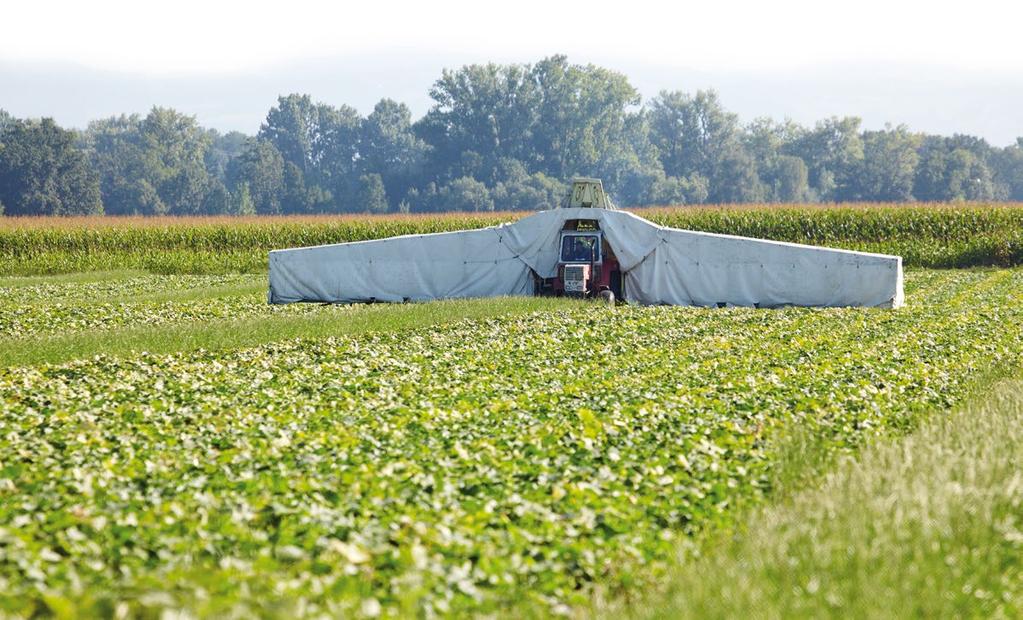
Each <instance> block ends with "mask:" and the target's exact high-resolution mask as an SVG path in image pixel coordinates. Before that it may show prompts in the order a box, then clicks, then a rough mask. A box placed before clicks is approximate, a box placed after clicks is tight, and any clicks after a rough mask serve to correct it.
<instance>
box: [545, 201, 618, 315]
mask: <svg viewBox="0 0 1023 620" xmlns="http://www.w3.org/2000/svg"><path fill="white" fill-rule="evenodd" d="M558 247H559V256H558V273H557V275H556V276H554V277H553V278H541V279H540V280H539V281H538V282H537V291H538V293H539V294H540V295H554V296H557V297H561V296H563V295H564V296H567V297H587V298H593V297H602V298H604V299H609V297H608V294H607V293H608V292H610V293H612V294H613V295H614V297H613V298H610V299H611V300H614V299H622V272H621V268H620V267H619V265H618V259H617V258H615V255H614V251H613V250H612V249H611V246H610V245H608V243H607V239H605V238H604V235H603V233H602V232H601V231H600V227H599V225H598V224H597V221H596V220H568V221H566V222H565V227H564V229H562V231H561V239H560V242H559V244H558Z"/></svg>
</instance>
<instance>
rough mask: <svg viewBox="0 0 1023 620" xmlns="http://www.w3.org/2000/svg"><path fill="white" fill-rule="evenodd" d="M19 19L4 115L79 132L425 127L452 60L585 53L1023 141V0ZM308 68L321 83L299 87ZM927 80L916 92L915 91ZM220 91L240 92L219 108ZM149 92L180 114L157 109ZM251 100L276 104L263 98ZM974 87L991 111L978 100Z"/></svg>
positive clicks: (4, 79) (522, 1)
mask: <svg viewBox="0 0 1023 620" xmlns="http://www.w3.org/2000/svg"><path fill="white" fill-rule="evenodd" d="M0 20H2V23H0V33H2V34H0V108H6V109H8V110H9V111H11V112H12V113H15V114H21V115H32V116H38V115H44V114H45V115H53V116H55V117H57V120H58V121H59V122H60V121H62V119H63V121H64V122H68V123H71V124H77V125H81V124H83V118H81V117H82V115H84V114H91V115H95V114H97V113H105V114H113V113H115V112H121V111H124V112H132V111H142V112H144V111H145V110H144V109H142V110H139V109H136V108H137V107H140V106H146V105H153V104H160V105H175V106H178V107H181V108H183V109H184V110H185V111H190V112H191V113H194V114H197V115H198V116H199V117H200V121H205V122H209V123H212V124H215V125H216V124H219V125H220V126H221V127H222V128H228V129H234V128H240V129H243V130H246V131H250V132H251V131H254V130H255V129H256V128H258V121H259V118H258V117H256V116H253V115H254V114H255V112H254V110H256V109H257V108H258V109H261V110H263V114H265V110H266V109H268V108H269V106H270V105H271V104H272V103H273V99H274V98H275V97H276V94H283V93H287V92H291V91H292V90H294V89H296V88H302V89H305V90H304V92H310V94H312V95H313V96H314V97H315V98H319V99H328V102H329V103H333V104H340V103H352V104H353V105H356V107H359V108H360V109H362V108H364V107H366V105H371V104H367V103H366V102H367V101H371V100H375V99H379V98H380V97H383V96H391V97H394V98H396V99H403V98H404V100H406V101H407V102H408V103H409V104H410V105H411V106H412V107H413V110H414V111H415V112H416V113H417V114H421V113H422V112H424V111H425V109H424V108H425V107H426V106H428V105H429V101H428V100H427V99H426V92H425V91H426V89H427V88H428V86H429V83H430V81H431V80H432V79H435V78H436V77H437V76H439V73H440V68H441V67H442V66H448V67H457V66H459V65H461V64H465V63H470V62H480V61H485V60H495V61H500V62H532V61H535V60H538V59H539V58H542V57H544V56H547V55H550V54H555V53H565V54H568V55H569V59H570V60H572V61H573V62H596V63H598V64H602V65H605V66H609V67H611V68H616V69H619V70H622V71H623V72H625V73H626V74H627V75H629V77H630V78H634V83H636V85H637V86H639V87H640V88H641V90H642V91H643V94H644V96H645V97H647V98H649V97H650V96H652V95H654V94H656V91H657V90H659V89H660V88H672V89H681V90H687V91H690V90H695V89H696V88H717V89H718V90H719V91H720V92H721V95H722V100H723V101H724V103H725V105H726V106H729V103H730V101H729V99H730V98H731V99H732V100H733V104H732V105H731V106H730V107H732V108H733V109H736V111H738V112H740V114H741V115H742V116H743V117H744V118H745V119H746V120H748V119H749V118H750V117H752V116H756V115H760V114H765V115H768V114H769V115H772V116H792V117H795V118H796V119H797V120H800V121H802V122H806V121H809V120H812V119H810V118H808V116H814V117H817V118H819V117H823V116H828V115H831V114H845V113H854V114H855V113H858V110H859V108H857V106H860V107H861V108H862V107H866V108H868V109H867V110H865V111H863V112H860V114H861V115H863V116H864V120H865V125H870V124H874V125H876V124H878V123H883V122H885V121H892V122H903V121H906V122H910V123H913V122H916V123H918V124H919V123H922V124H924V125H927V124H928V123H931V122H932V121H931V120H928V119H930V118H931V117H933V118H934V119H935V120H934V121H933V124H934V126H922V127H919V126H917V127H914V128H916V129H921V130H929V131H942V132H946V133H952V132H954V131H957V130H959V131H964V132H965V131H974V132H977V133H984V135H986V136H987V137H989V139H991V140H993V141H996V142H1005V141H1006V140H1011V139H1014V138H1013V136H1015V135H1023V126H1020V119H1019V115H1018V114H1013V113H1012V110H1016V109H1021V108H1023V100H1020V97H1021V96H1023V42H1021V40H1020V39H1021V32H1023V30H1021V23H1023V2H1021V1H1017V2H995V1H993V0H970V1H969V2H965V1H962V0H960V1H958V2H948V1H944V0H930V1H926V2H925V1H918V0H910V1H903V0H858V1H845V2H835V1H830V0H815V1H811V0H775V1H771V0H763V1H759V2H740V1H737V0H717V1H715V0H704V1H701V2H686V1H679V0H665V1H662V2H652V1H649V0H630V1H624V2H615V3H608V2H597V1H593V2H557V1H556V0H545V1H543V2H541V1H537V0H509V1H504V2H486V1H484V0H475V1H469V0H420V1H417V2H388V1H382V0H378V1H375V2H358V3H350V2H343V1H334V2H321V1H313V0H286V1H281V0H275V1H273V2H268V1H264V0H248V1H246V2H238V1H234V0H232V1H228V2H218V1H216V0H203V1H198V0H177V1H175V2H166V1H164V2H159V3H152V2H145V1H142V0H134V1H127V0H89V1H83V0H74V1H56V0H7V2H5V5H4V6H3V8H2V9H0ZM381 58H386V61H384V60H381ZM406 66H407V67H408V75H404V73H405V71H404V67H406ZM309 67H315V70H314V69H309ZM917 67H921V68H922V69H918V68H917ZM845 71H849V72H850V75H851V76H852V77H850V80H849V83H848V84H846V85H843V84H842V79H841V78H842V75H841V74H842V73H843V72H845ZM48 72H49V73H48ZM303 72H305V73H308V74H310V75H311V73H317V75H318V76H319V77H316V78H315V79H313V77H310V76H308V75H307V78H308V79H307V80H306V81H304V82H302V81H299V80H297V79H293V78H294V74H301V73H303ZM334 74H336V75H338V76H339V77H338V78H337V79H336V80H335V81H334V82H332V81H331V76H332V75H334ZM354 74H359V77H358V79H354V78H353V79H348V78H346V77H345V76H348V77H351V75H354ZM634 74H639V75H638V77H637V76H636V75H634ZM426 75H429V76H430V77H429V78H427V77H425V76H426ZM97 76H99V77H97ZM694 76H695V77H694ZM822 76H823V77H822ZM872 76H873V77H872ZM115 78H116V79H115ZM346 79H348V81H345V80H346ZM907 79H908V80H909V81H915V82H914V85H913V88H914V89H915V90H913V94H912V95H911V94H904V95H900V94H899V93H900V92H902V91H901V90H900V88H901V85H900V84H899V83H900V82H904V81H906V80H907ZM246 80H247V81H246ZM786 80H787V82H786V83H787V84H790V85H793V86H792V89H791V90H792V94H791V95H786V93H785V92H784V89H785V88H786V86H785V85H784V84H782V83H781V82H783V81H786ZM257 81H258V83H259V86H258V87H256V86H253V85H252V84H255V83H256V82H257ZM243 82H244V83H243ZM235 83H237V84H238V86H237V87H235V86H227V85H228V84H235ZM773 83H779V86H778V87H777V88H776V89H775V88H773V87H772V84H773ZM69 84H73V87H72V86H69ZM115 84H116V86H115ZM751 84H752V86H751ZM729 85H731V86H729ZM217 86H220V87H221V90H227V91H230V92H228V93H226V94H222V95H217V96H218V97H220V99H218V100H216V101H214V100H212V97H213V95H212V94H211V95H210V97H208V98H207V99H206V100H203V98H202V96H201V95H202V92H204V89H205V90H206V92H210V93H213V92H214V91H216V90H217V89H216V87H217ZM111 88H114V89H123V90H124V91H125V93H126V94H125V97H126V98H125V100H124V102H125V103H124V105H126V106H129V107H128V108H126V109H121V110H114V109H109V111H108V108H110V107H111V104H110V103H107V102H108V101H109V100H113V99H115V98H114V97H112V95H113V93H111V92H110V90H111ZM729 88H732V89H733V91H734V92H733V94H731V96H730V95H729ZM26 89H38V92H37V93H33V92H27V91H26ZM140 89H143V90H145V93H150V96H151V97H152V98H156V97H162V98H164V99H168V98H169V99H172V100H170V101H165V100H159V101H156V100H154V101H152V102H151V103H150V102H149V100H148V99H146V98H145V96H144V95H139V94H137V93H136V91H139V90H140ZM651 91H652V92H651ZM775 91H779V92H775ZM242 92H246V93H250V97H251V98H258V99H260V100H259V101H252V102H251V104H249V103H248V100H242V99H241V97H242V95H241V94H240V93H242ZM845 92H848V94H843V93H845ZM167 93H169V94H167ZM175 93H182V94H180V96H176V95H175ZM184 93H193V94H188V95H187V96H186V95H185V94H184ZM945 93H947V95H948V98H949V105H951V106H952V108H954V111H946V112H945V113H943V112H942V111H941V110H940V109H936V110H931V111H928V110H923V109H922V108H924V107H927V106H928V105H930V106H935V107H936V108H940V107H941V106H942V102H943V99H944V94H945ZM971 93H977V96H978V97H979V96H980V94H979V93H983V98H981V99H977V100H976V101H973V100H971V101H969V102H967V101H966V100H965V99H963V96H967V95H970V94H971ZM229 95H230V96H229ZM786 97H788V99H786ZM807 97H810V98H811V99H812V100H813V102H812V105H809V103H810V102H807V101H806V98H807ZM371 98H372V99H371ZM228 99H231V101H230V103H229V102H228ZM758 99H759V100H763V101H764V102H765V103H764V108H765V109H763V110H758V109H757V108H756V105H755V104H756V102H757V100H758ZM1010 99H1011V101H1010ZM956 102H958V103H956ZM985 102H989V103H990V104H991V106H992V108H991V109H987V108H986V107H985V106H984V105H983V104H984V103H985ZM243 104H244V105H243ZM978 105H980V106H981V108H983V109H978ZM218 106H219V107H218ZM231 106H233V107H234V108H238V109H234V110H233V111H232V110H230V109H228V108H229V107H231ZM808 106H809V107H808ZM957 106H958V107H957ZM249 107H251V108H252V110H253V111H249V110H248V108H249ZM241 108H245V109H241ZM886 110H890V112H886ZM950 110H951V109H950ZM970 110H973V111H974V113H975V114H976V115H977V116H978V118H970V117H969V116H970ZM917 112H919V114H918V113H917ZM875 113H876V114H877V115H878V116H877V118H874V117H873V116H871V115H873V114H875ZM928 114H929V115H930V116H928ZM943 114H944V116H943ZM991 114H995V116H994V117H991ZM232 115H233V116H232ZM921 115H923V116H921ZM981 115H987V116H988V118H980V116H981ZM882 116H883V117H884V118H882ZM228 117H231V118H233V119H234V120H230V119H229V118H228ZM945 117H947V118H945ZM946 121H947V122H950V123H951V125H948V126H946ZM956 123H960V124H961V127H960V124H956ZM993 124H997V125H998V126H997V127H994V125H993Z"/></svg>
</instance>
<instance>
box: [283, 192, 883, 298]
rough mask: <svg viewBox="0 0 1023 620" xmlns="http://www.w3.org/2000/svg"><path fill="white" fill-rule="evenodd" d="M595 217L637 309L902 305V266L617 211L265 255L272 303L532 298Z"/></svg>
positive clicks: (576, 212)
mask: <svg viewBox="0 0 1023 620" xmlns="http://www.w3.org/2000/svg"><path fill="white" fill-rule="evenodd" d="M574 219H589V220H597V221H598V223H599V226H600V229H601V230H602V231H603V232H604V235H605V237H606V238H607V241H608V244H609V245H610V246H611V248H612V249H613V250H614V253H615V255H616V256H617V258H618V261H619V263H620V265H621V269H622V272H623V274H624V287H625V298H626V299H627V300H628V301H630V302H634V303H640V304H673V305H695V306H714V305H720V304H729V305H737V306H754V305H756V306H761V307H773V306H781V305H796V306H868V307H875V306H876V307H897V306H900V305H902V302H903V292H902V259H901V258H900V257H898V256H885V255H881V254H869V253H864V252H850V251H847V250H835V249H830V248H820V247H814V246H807V245H799V244H794V243H783V242H778V241H765V240H761V239H749V238H745V237H734V236H729V235H718V234H712V233H703V232H693V231H686V230H678V229H674V228H665V227H663V226H658V225H656V224H654V223H652V222H649V221H647V220H645V219H643V218H641V217H638V216H636V215H633V214H631V213H628V212H625V211H609V210H606V209H592V208H579V209H556V210H552V211H542V212H540V213H537V214H535V215H531V216H529V217H526V218H523V219H521V220H519V221H517V222H514V223H511V224H502V225H501V226H495V227H491V228H483V229H480V230H467V231H458V232H450V233H437V234H429V235H407V236H403V237H391V238H388V239H379V240H374V241H359V242H354V243H340V244H336V245H325V246H317V247H309V248H296V249H291V250H274V251H272V252H270V302H271V303H290V302H297V301H319V302H356V301H422V300H431V299H448V298H458V297H493V296H499V295H530V294H532V293H533V273H536V274H537V275H539V276H540V277H544V278H550V277H553V276H555V275H556V273H557V265H558V251H559V247H558V240H559V235H560V233H561V231H562V228H563V226H564V223H565V221H566V220H574Z"/></svg>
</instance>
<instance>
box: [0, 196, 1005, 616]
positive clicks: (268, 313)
mask: <svg viewBox="0 0 1023 620" xmlns="http://www.w3.org/2000/svg"><path fill="white" fill-rule="evenodd" d="M510 217H511V216H506V215H503V214H497V215H492V216H491V215H488V216H452V215H438V216H423V217H418V218H417V217H406V218H402V217H394V218H372V217H366V218H354V217H350V218H334V219H328V218H314V217H310V218H291V219H288V218H276V219H275V218H253V219H241V220H238V221H234V220H231V219H229V218H213V219H210V220H202V219H199V218H195V219H183V220H180V221H172V220H170V219H168V218H164V219H159V218H158V219H154V220H141V219H139V220H132V219H127V220H122V221H118V220H116V219H111V220H101V219H99V218H84V219H80V220H76V219H74V218H71V219H68V220H56V219H45V218H44V219H38V220H32V219H23V220H19V219H13V218H11V219H9V220H7V221H5V220H0V294H2V299H0V617H5V616H7V615H9V616H11V617H37V616H56V617H91V616H101V617H115V616H116V617H143V618H149V617H154V618H156V617H161V615H162V614H165V613H181V614H183V615H184V616H185V617H191V616H197V617H240V616H241V617H253V616H256V617H377V616H383V617H437V616H441V617H444V616H465V615H488V614H489V615H496V616H499V617H505V616H511V617H522V616H527V617H531V616H537V617H547V616H551V615H569V616H576V617H589V616H597V617H600V616H606V617H614V616H622V615H627V616H644V617H645V616H646V615H648V614H650V615H653V616H655V617H656V616H657V615H658V612H659V611H661V612H662V613H670V614H671V615H673V616H674V615H687V613H688V614H691V615H694V616H696V615H703V617H707V616H715V615H718V614H722V615H726V616H727V615H728V613H726V612H724V611H721V609H724V608H715V607H713V606H707V605H702V604H698V603H699V602H698V601H697V602H695V603H694V602H693V601H690V600H687V599H685V598H684V597H682V596H680V595H678V594H677V592H675V591H674V589H673V588H672V584H673V583H677V584H687V583H690V582H691V581H693V580H694V578H693V577H691V576H686V575H685V574H682V575H681V576H679V571H685V569H686V563H687V562H693V563H694V565H695V566H704V565H708V566H712V567H714V571H711V572H712V574H715V575H721V576H723V577H722V578H727V579H730V580H733V579H734V575H735V574H736V573H742V572H743V570H742V569H736V568H732V567H731V565H729V564H728V563H727V562H726V561H725V560H724V559H720V561H719V560H718V559H715V557H716V556H715V553H728V552H730V551H728V549H730V548H731V547H730V546H728V545H719V544H718V542H717V541H719V540H720V539H722V538H725V539H728V538H730V537H732V536H733V535H739V534H742V533H746V532H756V531H757V530H758V523H759V521H758V520H757V515H760V514H762V512H761V511H765V510H766V511H771V512H770V514H774V515H776V514H780V513H781V514H784V513H785V512H786V510H787V506H788V504H786V503H785V501H786V500H787V499H790V498H792V497H793V496H795V497H797V499H798V498H801V497H802V496H801V495H798V493H800V492H804V491H806V492H813V493H819V494H823V493H826V492H827V489H828V488H829V487H826V486H820V485H819V484H818V482H819V480H821V479H824V478H825V477H827V476H831V475H832V474H834V475H839V474H836V473H835V472H842V471H844V470H843V469H842V468H843V467H845V466H846V465H847V464H848V463H849V462H854V461H855V459H857V458H859V457H860V455H861V454H863V453H865V452H866V453H867V454H868V455H871V454H873V452H871V450H874V449H875V448H876V447H877V446H887V445H895V446H898V445H902V444H899V443H898V442H902V441H911V438H913V437H916V436H917V433H918V432H919V429H920V428H921V427H924V428H929V427H928V425H929V424H932V423H933V422H934V420H938V419H942V418H943V416H947V415H948V414H949V412H952V411H956V410H959V409H960V408H962V407H964V406H968V405H969V404H970V403H973V402H975V401H976V400H977V399H978V398H981V397H983V396H984V394H985V393H986V392H988V391H989V390H990V388H991V386H993V385H995V384H997V383H999V382H1000V381H1002V380H1004V379H1006V378H1012V377H1018V376H1019V371H1020V364H1021V362H1023V353H1021V351H1023V208H1020V207H1018V206H992V205H980V204H968V205H924V206H896V205H884V206H870V205H861V206H854V207H834V208H831V207H816V206H807V207H798V208H793V207H769V206H758V207H727V208H706V209H689V208H687V209H662V210H658V211H655V212H651V213H650V214H649V215H647V217H650V218H651V219H652V220H656V221H659V222H661V223H663V224H667V225H671V226H678V227H686V228H692V229H698V230H707V231H710V232H723V233H730V234H741V235H750V236H757V237H764V238H772V239H781V240H787V241H794V242H800V243H811V244H818V245H825V244H827V245H834V246H837V247H845V248H852V249H861V250H867V251H878V252H882V251H883V252H887V253H893V254H899V255H902V256H903V257H904V260H905V265H906V276H905V296H906V305H905V307H903V308H899V309H896V310H883V309H860V308H826V309H815V308H783V309H776V310H764V309H753V308H730V307H729V308H720V309H705V308H689V307H667V306H649V307H643V306H631V305H619V306H610V307H608V306H604V305H597V304H595V303H586V302H581V301H572V300H569V299H560V298H559V299H555V298H500V299H490V300H487V299H478V300H453V301H439V302H429V303H406V304H394V305H387V304H364V305H321V304H293V305H287V306H271V305H268V304H267V303H266V300H267V276H266V251H267V250H268V249H271V248H274V247H288V246H290V245H296V246H297V245H314V244H322V243H334V242H339V241H350V240H360V239H372V238H379V237H384V236H390V235H395V234H413V233H423V232H436V231H441V230H450V229H458V228H467V227H479V226H485V225H492V224H495V223H498V222H500V221H504V220H505V219H508V218H510ZM928 432H930V431H928ZM932 435H933V433H932ZM932 435H927V436H928V437H930V436H932ZM935 441H937V440H935ZM918 443H919V442H918ZM913 445H916V444H913ZM1006 450H1008V448H1006ZM893 451H896V452H897V450H896V449H895V448H893ZM1006 453H1007V454H1010V452H1006ZM1011 454H1012V456H1011V458H1016V456H1015V453H1011ZM871 458H874V457H871ZM1007 458H1010V457H1007ZM924 477H926V476H924ZM818 487H819V488H818ZM814 497H816V496H814ZM818 499H819V498H818ZM806 501H808V500H799V501H795V502H794V505H796V506H803V505H804V504H805V503H806ZM800 502H803V503H800ZM804 508H805V506H804ZM793 510H794V509H793ZM879 527H880V526H879ZM991 527H995V525H994V524H992V525H991ZM999 531H1001V530H999ZM1017 533H1018V532H1017ZM754 543H756V544H752V543H751V545H749V546H748V548H756V549H763V548H766V547H767V546H768V543H767V542H764V541H758V540H755V541H754ZM892 544H894V543H892ZM758 545H759V546H758ZM726 547H727V548H728V549H726ZM836 548H837V547H836ZM1013 548H1014V549H1016V552H1017V555H1016V556H1012V555H1011V554H1010V555H1009V556H1007V557H1010V558H1014V559H1012V560H1011V561H1009V562H1008V565H1012V566H1018V564H1019V560H1018V552H1019V549H1018V547H1013ZM720 549H724V550H723V551H721V550H720ZM742 549H744V550H745V549H747V547H742ZM743 552H744V553H745V552H746V551H743ZM764 553H765V554H766V552H764ZM779 553H780V556H779V557H780V558H781V559H779V560H778V562H779V563H780V564H781V565H784V564H783V563H784V561H785V558H786V557H788V556H785V554H784V553H781V552H779ZM694 558H699V563H698V562H696V560H694ZM726 559H728V558H726ZM766 561H767V560H765V562H766ZM806 561H807V562H809V560H806ZM907 561H908V560H907ZM1013 562H1015V564H1013ZM742 566H745V564H742ZM722 567H723V568H722ZM802 569H805V570H806V571H807V573H808V574H812V573H813V568H812V566H811V567H809V568H807V567H805V566H804V567H802V568H801V570H802ZM763 570H764V572H765V574H769V573H770V572H771V570H772V569H771V567H767V568H763ZM892 570H894V571H898V570H908V569H906V567H904V566H903V567H895V568H893V569H892ZM1012 570H1015V569H1012ZM730 571H732V572H730ZM1009 574H1018V573H1009ZM941 583H943V584H944V583H945V582H944V581H942V582H941ZM803 585H805V584H803ZM962 586H963V584H962V583H961V582H960V581H956V580H955V579H951V580H950V581H948V583H947V587H948V588H960V589H961V587H962ZM678 587H680V588H681V587H683V586H678ZM690 590H691V588H690V589H687V590H685V592H689V591H690ZM750 591H753V589H752V588H751V590H750ZM757 592H758V594H757V596H759V597H760V598H755V597H754V598H751V599H750V600H749V604H750V605H760V606H763V607H762V609H763V610H764V613H765V614H766V615H768V616H769V617H770V616H774V615H785V612H786V611H793V610H796V611H798V612H799V613H800V614H804V615H816V616H820V615H836V616H840V615H842V606H841V603H842V601H843V600H844V599H842V597H841V596H840V595H837V594H836V595H835V597H834V600H832V599H827V600H825V598H826V597H827V596H828V593H827V592H825V591H823V590H822V591H821V592H820V596H819V597H818V598H819V600H818V601H817V603H819V606H814V605H811V604H809V603H807V602H806V601H805V600H801V601H798V603H793V602H792V601H790V600H789V599H788V598H786V597H789V595H790V594H791V588H790V590H789V591H786V592H785V593H783V594H784V596H783V595H782V594H778V595H777V597H776V598H772V594H771V593H769V592H768V593H766V594H765V593H763V592H760V591H759V590H758V591H757ZM815 592H817V591H816V590H813V591H810V590H806V591H805V592H804V594H805V596H807V597H809V598H810V599H813V598H814V597H815ZM1019 595H1020V593H1019V591H1018V589H1015V590H1014V589H1013V587H1010V586H1009V585H1006V586H1005V587H1004V591H1002V592H995V593H994V596H993V598H991V599H990V600H987V599H985V600H983V601H980V599H978V601H980V602H977V604H978V605H981V606H980V607H976V608H969V607H964V608H957V609H958V610H959V611H960V612H963V613H966V614H967V615H970V612H971V610H972V612H973V613H974V614H980V615H990V614H994V615H999V614H1001V615H1006V616H1012V615H1015V614H1016V613H1019V612H1020V610H1021V607H1020V606H1021V604H1023V603H1021V601H1020V599H1019V598H1018V596H1019ZM710 596H713V593H711V594H708V597H710ZM751 596H752V595H751ZM936 596H938V595H936ZM836 600H837V601H839V602H838V603H835V601H836ZM772 602H773V603H777V606H776V607H771V605H772ZM687 609H689V610H696V609H698V610H699V614H698V613H697V612H695V611H689V612H687V611H686V610H687ZM907 609H908V608H907ZM919 609H929V608H928V607H926V606H923V607H920V608H919ZM664 610H670V611H664ZM716 610H717V611H716ZM978 610H980V611H978ZM737 611H738V610H736V609H731V610H730V612H731V613H736V612H737Z"/></svg>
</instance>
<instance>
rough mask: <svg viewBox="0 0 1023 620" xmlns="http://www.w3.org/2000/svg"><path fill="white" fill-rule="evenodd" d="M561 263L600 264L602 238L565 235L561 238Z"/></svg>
mask: <svg viewBox="0 0 1023 620" xmlns="http://www.w3.org/2000/svg"><path fill="white" fill-rule="evenodd" d="M561 262H563V263H589V262H595V263H599V262H600V237H599V236H597V235H565V236H564V237H562V238H561Z"/></svg>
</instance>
